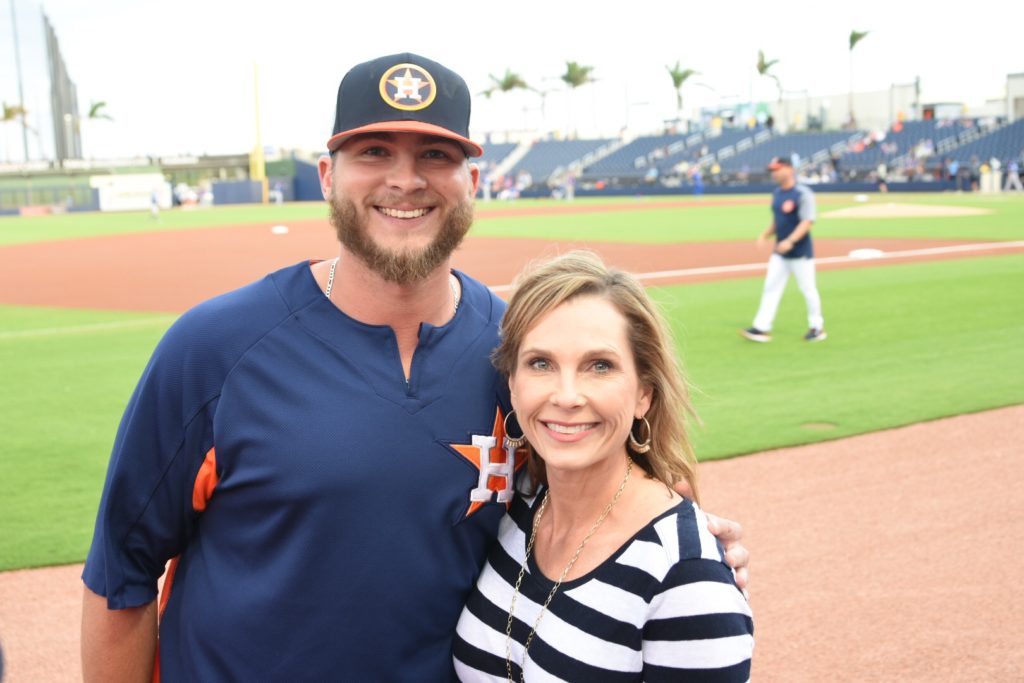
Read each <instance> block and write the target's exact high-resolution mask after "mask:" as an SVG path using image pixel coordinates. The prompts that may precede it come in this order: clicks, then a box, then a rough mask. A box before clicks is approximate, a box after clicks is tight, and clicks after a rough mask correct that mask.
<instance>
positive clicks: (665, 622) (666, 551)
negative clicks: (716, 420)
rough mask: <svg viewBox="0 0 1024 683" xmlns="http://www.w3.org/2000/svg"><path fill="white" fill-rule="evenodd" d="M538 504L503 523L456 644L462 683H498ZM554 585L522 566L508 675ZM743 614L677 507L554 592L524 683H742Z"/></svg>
mask: <svg viewBox="0 0 1024 683" xmlns="http://www.w3.org/2000/svg"><path fill="white" fill-rule="evenodd" d="M539 500H540V498H539V496H538V497H533V498H528V497H524V496H521V495H520V496H517V497H516V499H515V501H514V502H513V504H512V508H511V509H510V511H509V514H508V515H507V516H506V517H505V518H504V519H503V520H502V523H501V530H500V532H499V538H498V543H497V544H496V545H495V548H494V549H493V550H492V551H491V554H490V556H489V557H488V559H487V564H486V566H485V567H484V570H483V573H482V574H481V575H480V579H479V581H478V582H477V585H476V588H475V589H474V590H473V593H472V594H471V596H470V598H469V600H468V602H467V603H466V607H465V609H464V610H463V611H462V617H461V618H460V619H459V624H458V628H457V630H456V635H455V645H454V657H455V669H456V672H457V673H458V675H459V678H460V679H461V680H463V681H504V680H507V674H506V668H505V647H506V636H505V629H506V624H507V620H508V610H509V605H510V604H511V602H512V594H513V587H514V586H515V581H516V578H517V577H518V575H519V569H520V567H521V566H522V562H523V557H524V556H525V554H526V543H527V539H528V534H529V531H530V529H531V527H532V524H533V515H534V513H535V509H536V507H537V505H538V501H539ZM553 585H554V583H553V582H552V581H550V580H548V579H547V578H546V577H544V576H543V575H542V574H541V572H540V571H539V570H538V568H537V564H536V561H535V559H534V557H533V556H532V555H531V557H530V559H529V562H528V564H527V571H526V575H525V576H524V577H523V583H522V586H521V587H520V595H519V597H518V598H517V599H516V611H515V619H514V621H513V624H512V640H513V642H512V661H513V665H512V674H513V678H514V680H516V681H518V680H520V678H519V676H520V662H521V661H522V656H523V643H524V642H525V641H526V638H527V635H528V634H529V632H530V629H532V628H533V624H534V622H535V621H536V619H537V614H538V613H539V611H540V606H541V605H543V604H544V600H545V599H546V598H547V596H548V593H549V591H550V590H551V587H552V586H553ZM753 647H754V639H753V620H752V618H751V613H750V608H749V606H748V604H747V601H746V599H745V598H744V596H743V594H742V593H741V592H740V590H739V589H738V588H737V587H736V583H735V580H734V577H733V572H732V569H730V568H729V566H728V565H726V564H725V561H724V559H723V554H722V549H721V546H720V545H719V544H718V541H717V540H716V539H715V537H714V536H712V535H711V533H710V532H709V531H708V530H707V518H706V517H705V516H704V513H703V512H701V510H700V509H699V508H698V507H697V505H696V504H695V503H693V502H691V501H689V500H685V499H684V500H683V501H682V502H680V503H679V504H678V505H676V506H675V507H673V508H672V509H670V510H667V511H666V512H664V513H663V514H661V515H659V516H658V517H656V518H655V519H654V520H652V521H651V522H650V523H649V524H647V526H645V527H644V528H643V529H641V530H640V531H639V532H637V533H636V535H635V536H633V538H631V539H630V540H629V541H627V542H626V543H625V544H624V545H623V546H622V547H621V548H620V549H619V550H618V551H617V552H616V553H615V554H614V555H612V556H611V557H610V558H608V559H607V560H606V561H605V562H604V563H602V564H601V565H600V566H598V567H597V568H596V569H594V570H593V571H591V572H590V573H588V574H586V575H585V576H582V577H580V578H578V579H575V580H572V581H566V582H564V583H563V584H562V585H561V586H560V587H559V589H558V592H557V593H556V594H555V597H554V599H553V600H552V601H551V604H550V605H549V606H548V610H547V613H546V614H545V615H544V617H543V619H542V620H541V622H540V626H539V628H538V629H537V633H536V635H535V636H534V639H533V642H532V643H531V644H530V648H529V656H528V658H527V659H526V663H525V673H526V676H525V680H527V681H530V682H531V683H532V682H533V681H587V682H588V683H589V682H591V681H641V680H643V681H651V682H654V681H690V680H693V681H747V680H748V679H749V678H750V663H751V653H752V650H753Z"/></svg>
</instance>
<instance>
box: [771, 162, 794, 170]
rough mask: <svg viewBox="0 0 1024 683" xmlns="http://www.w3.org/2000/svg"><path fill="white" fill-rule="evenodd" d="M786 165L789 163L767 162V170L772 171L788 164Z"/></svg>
mask: <svg viewBox="0 0 1024 683" xmlns="http://www.w3.org/2000/svg"><path fill="white" fill-rule="evenodd" d="M788 165H789V164H780V163H779V162H777V161H773V162H772V163H770V164H768V170H769V171H774V170H775V169H778V168H782V167H783V166H788Z"/></svg>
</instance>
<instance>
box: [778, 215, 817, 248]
mask: <svg viewBox="0 0 1024 683" xmlns="http://www.w3.org/2000/svg"><path fill="white" fill-rule="evenodd" d="M812 225H814V221H810V220H804V221H800V223H799V224H798V225H797V226H796V230H794V231H793V232H791V233H790V234H789V237H787V238H786V239H784V240H780V241H779V243H778V244H776V245H775V251H777V252H778V253H780V254H785V253H787V252H790V251H792V250H793V245H794V244H796V243H797V242H799V241H800V240H802V239H803V238H804V235H806V234H807V233H809V232H810V231H811V226H812Z"/></svg>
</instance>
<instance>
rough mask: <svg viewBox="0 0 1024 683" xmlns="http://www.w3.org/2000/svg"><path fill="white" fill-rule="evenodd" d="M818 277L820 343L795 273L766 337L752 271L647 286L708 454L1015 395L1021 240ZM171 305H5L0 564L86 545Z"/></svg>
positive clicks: (43, 561) (1019, 394)
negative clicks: (755, 335)
mask: <svg viewBox="0 0 1024 683" xmlns="http://www.w3.org/2000/svg"><path fill="white" fill-rule="evenodd" d="M819 285H820V289H821V294H822V297H823V301H824V308H825V316H826V320H827V323H826V325H827V328H828V331H829V333H830V335H831V336H830V338H829V339H828V340H827V341H825V342H822V343H820V344H807V343H805V342H803V341H802V340H801V338H800V337H801V336H802V335H803V333H804V331H805V327H806V324H805V322H804V320H805V318H804V307H803V300H802V297H801V296H800V294H799V292H798V291H797V290H796V287H795V285H793V284H792V283H791V284H790V287H789V291H787V293H786V296H785V298H784V299H783V303H782V307H781V309H780V313H779V317H778V320H777V321H776V328H775V339H774V341H773V342H772V343H771V344H767V345H758V344H754V343H751V342H748V341H746V340H744V339H742V338H741V337H739V336H738V335H737V333H736V331H737V329H738V328H740V327H745V326H747V325H749V324H750V319H751V317H752V316H753V314H754V310H755V308H756V306H757V301H758V297H759V294H760V288H761V280H760V278H748V279H745V280H735V281H720V282H711V283H701V284H695V285H688V286H673V287H664V288H655V289H653V290H652V293H653V295H654V296H655V297H656V299H657V300H658V301H659V302H661V303H662V305H663V306H664V307H665V310H666V313H668V314H669V316H670V317H671V318H672V319H673V320H674V324H675V327H676V329H677V334H678V335H679V338H680V342H681V344H680V345H681V349H682V351H683V357H684V361H685V363H686V365H687V366H688V370H689V372H690V375H691V377H692V380H693V382H694V384H695V385H696V392H695V403H696V406H697V410H698V412H699V413H700V415H701V417H702V418H703V420H704V427H703V428H702V429H700V430H698V431H697V433H696V435H695V436H696V439H695V440H696V445H697V451H698V454H699V455H700V456H701V457H702V458H703V459H710V458H720V457H727V456H730V455H736V454H741V453H747V452H752V451H759V450H763V449H767V448H773V447H778V446H784V445H792V444H799V443H807V442H812V441H819V440H822V439H829V438H838V437H841V436H847V435H851V434H857V433H862V432H867V431H872V430H877V429H883V428H886V427H892V426H897V425H903V424H909V423H914V422H919V421H922V420H929V419H935V418H938V417H944V416H948V415H956V414H960V413H965V412H971V411H978V410H984V409H988V408H995V407H999V406H1004V405H1010V404H1016V403H1024V345H1022V344H1021V342H1020V340H1021V339H1022V338H1024V298H1022V297H1021V296H1020V292H1022V291H1024V256H1001V257H991V258H977V259H963V260H950V261H941V262H932V263H922V264H913V265H898V266H888V267H880V268H872V269H866V268H865V269H854V270H843V271H829V272H823V273H821V274H820V275H819ZM169 322H170V317H163V316H154V315H152V314H148V315H147V314H142V315H130V314H113V313H104V312H88V311H66V310H47V309H24V308H7V307H0V376H2V377H3V385H4V387H5V391H3V392H2V393H0V454H2V459H0V570H5V569H14V568H19V567H27V566H38V565H49V564H58V563H63V562H72V561H77V560H81V559H83V558H84V557H85V552H86V550H87V548H88V544H89V539H90V538H91V535H92V524H93V520H94V516H95V512H96V506H97V503H98V501H99V494H100V489H101V487H102V483H103V478H104V472H105V470H106V463H107V458H108V457H109V452H110V445H111V443H112V441H113V437H114V432H115V430H116V428H117V423H118V421H119V419H120V415H121V412H122V411H123V409H124V405H125V403H126V401H127V400H128V397H129V395H130V393H131V390H132V387H133V386H134V383H135V381H136V380H137V378H138V376H139V374H140V372H141V370H142V368H143V366H144V365H145V362H146V359H147V358H148V356H149V354H150V352H151V350H152V348H153V346H154V345H155V343H156V341H157V339H158V337H159V336H160V334H161V333H162V331H163V329H164V328H165V327H166V326H167V325H168V324H169ZM61 328H63V329H61ZM810 423H815V424H814V425H812V426H810V427H808V426H805V425H809V424H810ZM823 425H834V427H831V428H822V426H823Z"/></svg>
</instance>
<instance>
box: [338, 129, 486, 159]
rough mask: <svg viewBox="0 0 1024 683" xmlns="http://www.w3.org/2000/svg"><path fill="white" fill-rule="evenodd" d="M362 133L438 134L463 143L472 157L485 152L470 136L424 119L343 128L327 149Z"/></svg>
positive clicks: (339, 145)
mask: <svg viewBox="0 0 1024 683" xmlns="http://www.w3.org/2000/svg"><path fill="white" fill-rule="evenodd" d="M361 133H423V134H424V135H436V136H438V137H441V138H448V139H449V140H455V141H456V142H458V143H459V144H460V145H462V148H463V149H465V150H466V154H468V155H469V156H471V157H478V156H482V155H483V153H484V148H483V147H481V146H480V145H478V144H476V143H475V142H473V141H472V140H470V139H469V138H464V137H462V136H461V135H456V134H455V133H453V132H451V131H450V130H448V129H447V128H442V127H441V126H435V125H434V124H432V123H424V122H422V121H378V122H376V123H370V124H367V125H365V126H360V127H358V128H352V129H349V130H343V131H342V132H340V133H338V134H337V135H333V136H331V139H330V140H328V141H327V149H328V150H330V151H332V152H333V151H334V150H336V149H338V148H339V147H341V145H342V143H344V142H345V140H348V139H349V138H350V137H352V136H353V135H359V134H361Z"/></svg>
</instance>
